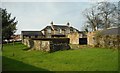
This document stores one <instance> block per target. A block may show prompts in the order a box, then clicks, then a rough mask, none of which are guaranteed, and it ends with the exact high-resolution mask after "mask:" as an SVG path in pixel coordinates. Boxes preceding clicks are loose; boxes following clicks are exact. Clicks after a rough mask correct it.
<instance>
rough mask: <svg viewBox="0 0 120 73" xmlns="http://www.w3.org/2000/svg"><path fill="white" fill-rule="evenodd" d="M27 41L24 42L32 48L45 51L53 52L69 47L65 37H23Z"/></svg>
mask: <svg viewBox="0 0 120 73" xmlns="http://www.w3.org/2000/svg"><path fill="white" fill-rule="evenodd" d="M24 40H25V41H27V42H26V43H24V44H25V45H27V46H28V47H30V48H31V49H32V50H41V51H46V52H54V51H58V50H68V49H70V46H69V45H68V44H69V41H68V39H65V38H62V39H60V38H55V39H53V38H52V39H48V38H47V39H45V38H43V39H24Z"/></svg>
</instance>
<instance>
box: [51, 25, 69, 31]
mask: <svg viewBox="0 0 120 73" xmlns="http://www.w3.org/2000/svg"><path fill="white" fill-rule="evenodd" d="M53 28H54V29H55V30H57V29H63V30H65V29H67V28H69V27H68V26H65V25H53Z"/></svg>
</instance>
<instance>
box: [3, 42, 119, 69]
mask: <svg viewBox="0 0 120 73" xmlns="http://www.w3.org/2000/svg"><path fill="white" fill-rule="evenodd" d="M26 48H27V47H26V46H24V45H22V44H21V43H15V45H12V44H4V45H3V53H2V54H3V55H2V57H3V60H2V61H3V65H2V66H3V67H2V69H3V71H117V70H118V51H117V50H113V49H101V48H88V47H87V48H84V49H77V50H65V51H57V52H53V53H47V52H41V51H28V50H24V49H26Z"/></svg>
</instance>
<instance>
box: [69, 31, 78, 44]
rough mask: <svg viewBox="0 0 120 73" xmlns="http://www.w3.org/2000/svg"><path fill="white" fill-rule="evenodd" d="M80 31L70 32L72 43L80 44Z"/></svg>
mask: <svg viewBox="0 0 120 73" xmlns="http://www.w3.org/2000/svg"><path fill="white" fill-rule="evenodd" d="M79 37H80V35H79V33H77V32H76V33H70V34H68V38H70V44H79Z"/></svg>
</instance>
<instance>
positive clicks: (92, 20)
mask: <svg viewBox="0 0 120 73" xmlns="http://www.w3.org/2000/svg"><path fill="white" fill-rule="evenodd" d="M84 16H85V17H86V18H87V21H86V22H87V24H88V25H87V27H88V28H91V29H92V31H96V30H97V29H98V28H99V24H100V23H101V19H100V18H99V13H98V10H97V8H96V6H93V7H91V8H89V9H86V10H85V11H84Z"/></svg>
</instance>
